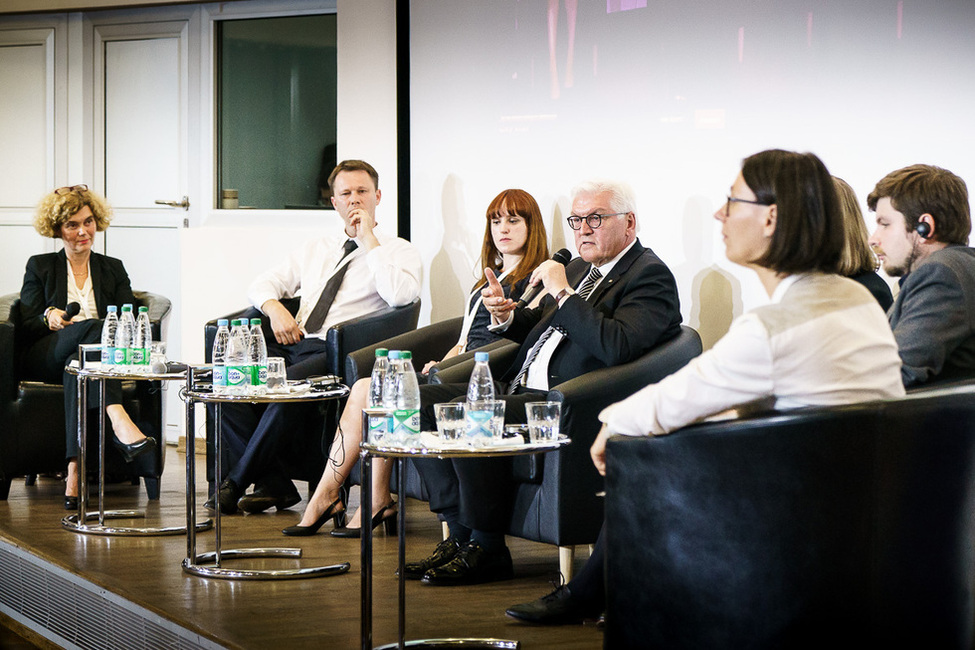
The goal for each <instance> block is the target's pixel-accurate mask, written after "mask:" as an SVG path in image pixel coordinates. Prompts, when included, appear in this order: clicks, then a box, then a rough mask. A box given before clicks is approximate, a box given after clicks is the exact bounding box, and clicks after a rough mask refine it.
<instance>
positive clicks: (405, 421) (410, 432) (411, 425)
mask: <svg viewBox="0 0 975 650" xmlns="http://www.w3.org/2000/svg"><path fill="white" fill-rule="evenodd" d="M393 430H394V431H395V433H396V436H397V437H398V438H401V439H403V440H405V439H406V438H409V437H413V436H417V435H419V434H420V411H418V410H416V409H396V410H395V411H393Z"/></svg>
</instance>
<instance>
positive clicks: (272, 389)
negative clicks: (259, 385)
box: [267, 357, 288, 393]
mask: <svg viewBox="0 0 975 650" xmlns="http://www.w3.org/2000/svg"><path fill="white" fill-rule="evenodd" d="M267 392H269V393H287V392H288V381H287V374H286V373H285V369H284V357H268V358H267Z"/></svg>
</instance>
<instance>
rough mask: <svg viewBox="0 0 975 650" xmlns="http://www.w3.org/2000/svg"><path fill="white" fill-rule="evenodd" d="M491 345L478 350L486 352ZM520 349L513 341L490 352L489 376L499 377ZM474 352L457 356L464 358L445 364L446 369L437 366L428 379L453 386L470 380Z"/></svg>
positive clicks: (501, 343)
mask: <svg viewBox="0 0 975 650" xmlns="http://www.w3.org/2000/svg"><path fill="white" fill-rule="evenodd" d="M493 345H494V344H491V345H485V346H484V347H483V348H478V350H486V349H488V348H491V347H492V346H493ZM520 348H521V346H520V345H519V344H517V343H515V342H514V341H503V342H500V345H497V346H496V347H494V349H492V350H491V352H490V354H491V357H490V361H488V365H489V366H491V376H492V377H494V378H495V379H498V378H499V377H501V375H502V374H503V373H504V372H505V371H506V370H507V369H508V367H509V366H511V364H512V363H513V362H514V360H515V357H517V356H518V350H519V349H520ZM475 351H477V350H472V351H471V352H467V353H465V354H462V355H458V356H462V357H464V358H463V359H461V360H460V361H457V362H454V363H452V364H445V365H446V367H442V366H438V367H437V368H436V372H435V373H434V374H433V375H432V376H431V377H430V381H431V383H435V384H453V383H458V382H460V383H463V382H466V381H468V380H469V379H470V378H471V371H472V370H474V352H475ZM450 361H453V359H450Z"/></svg>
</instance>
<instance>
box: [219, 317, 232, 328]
mask: <svg viewBox="0 0 975 650" xmlns="http://www.w3.org/2000/svg"><path fill="white" fill-rule="evenodd" d="M229 325H230V321H229V320H227V319H226V318H221V319H219V320H218V321H217V327H227V326H229Z"/></svg>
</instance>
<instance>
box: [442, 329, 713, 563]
mask: <svg viewBox="0 0 975 650" xmlns="http://www.w3.org/2000/svg"><path fill="white" fill-rule="evenodd" d="M517 353H518V345H517V344H514V343H509V344H508V345H506V346H504V347H502V348H499V349H497V350H495V351H494V352H492V354H491V365H492V368H491V370H492V372H493V373H495V375H497V374H498V373H500V372H501V371H502V369H504V368H507V367H508V366H510V365H511V363H512V362H513V361H514V358H515V356H516V355H517ZM700 353H701V338H700V336H698V334H697V332H696V331H694V329H692V328H690V327H687V326H682V327H681V332H680V334H678V335H677V336H676V337H675V338H673V339H671V340H670V341H667V342H666V343H662V344H661V345H658V346H657V347H655V348H654V349H653V350H651V351H650V352H647V353H646V354H645V355H643V356H642V357H640V358H639V359H636V360H635V361H631V362H630V363H626V364H623V365H620V366H615V367H612V368H603V369H600V370H595V371H593V372H590V373H587V374H585V375H582V376H580V377H576V378H575V379H572V380H570V381H567V382H565V383H562V384H559V385H558V386H554V387H553V388H552V389H551V390H550V391H549V394H548V398H549V399H550V400H553V401H561V402H562V417H561V421H560V425H559V427H560V430H561V432H562V433H564V434H566V435H568V436H569V437H571V438H572V443H571V444H569V445H568V446H566V447H564V448H562V449H560V450H559V451H556V452H551V453H548V454H541V455H538V456H532V457H520V458H518V459H516V460H515V476H516V478H517V479H518V480H519V486H518V488H517V490H516V493H515V504H514V509H513V511H512V515H511V523H510V524H509V527H508V534H509V535H514V536H516V537H521V538H524V539H528V540H532V541H536V542H545V543H547V544H555V545H556V546H558V547H559V553H560V565H561V571H562V575H563V576H564V577H565V579H566V580H568V579H569V578H570V576H571V573H572V560H573V554H574V547H575V546H577V545H580V544H592V543H594V542H595V541H596V537H597V536H598V534H599V528H600V526H601V525H602V522H603V503H602V502H603V499H602V498H600V497H597V496H596V493H597V492H600V491H602V489H603V481H602V477H600V476H599V473H598V472H597V471H596V469H595V467H594V466H593V464H592V459H591V457H590V455H589V448H590V447H591V446H592V443H593V441H594V440H595V439H596V434H598V433H599V429H600V426H601V425H600V422H599V420H598V419H597V415H598V414H599V411H601V410H602V409H603V408H604V407H606V406H609V405H610V404H612V403H614V402H618V401H619V400H621V399H624V398H626V397H628V396H629V395H631V394H633V393H634V392H636V391H637V390H639V389H640V388H643V387H644V386H646V385H648V384H652V383H655V382H657V381H660V380H661V379H663V378H664V377H666V376H667V375H669V374H671V373H673V372H675V371H677V370H679V369H680V368H682V367H684V365H686V364H687V362H688V361H690V360H691V359H693V358H694V357H696V356H697V355H699V354H700ZM472 366H473V363H472V362H468V363H459V364H456V365H454V366H451V367H450V368H445V369H442V370H440V371H439V372H438V373H437V375H436V380H438V381H441V382H443V383H448V382H456V381H467V379H468V377H469V376H470V373H471V369H472Z"/></svg>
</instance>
